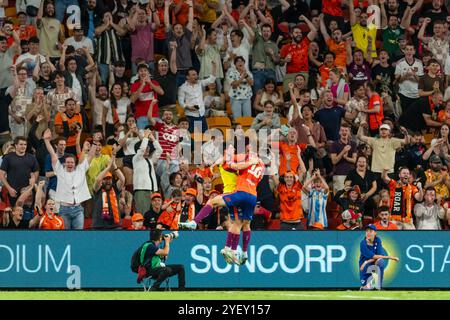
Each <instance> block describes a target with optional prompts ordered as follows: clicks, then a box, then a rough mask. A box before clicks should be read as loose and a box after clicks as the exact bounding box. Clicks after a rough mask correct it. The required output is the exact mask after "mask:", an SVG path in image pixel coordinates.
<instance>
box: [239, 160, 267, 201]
mask: <svg viewBox="0 0 450 320" xmlns="http://www.w3.org/2000/svg"><path fill="white" fill-rule="evenodd" d="M264 169H265V165H264V163H263V162H262V161H261V160H259V163H258V164H254V165H252V166H251V167H248V168H247V169H244V170H240V171H239V175H238V178H237V183H236V191H243V192H247V193H250V194H252V195H254V196H256V187H257V186H258V183H259V182H260V181H261V180H262V178H263V176H264Z"/></svg>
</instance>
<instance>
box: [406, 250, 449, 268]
mask: <svg viewBox="0 0 450 320" xmlns="http://www.w3.org/2000/svg"><path fill="white" fill-rule="evenodd" d="M444 252H445V255H442V254H443V253H444ZM406 257H407V258H408V259H411V260H413V261H414V262H412V263H409V262H408V263H406V264H405V267H406V270H408V271H409V272H411V273H419V272H423V271H427V272H440V273H442V272H444V271H445V267H446V265H447V264H449V265H450V246H447V247H445V246H443V245H421V246H419V245H411V246H409V247H408V248H407V249H406ZM447 272H448V271H447Z"/></svg>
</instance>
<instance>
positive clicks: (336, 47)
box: [322, 38, 347, 81]
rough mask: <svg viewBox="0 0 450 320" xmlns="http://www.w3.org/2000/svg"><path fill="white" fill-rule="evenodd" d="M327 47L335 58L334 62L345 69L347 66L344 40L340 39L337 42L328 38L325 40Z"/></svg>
mask: <svg viewBox="0 0 450 320" xmlns="http://www.w3.org/2000/svg"><path fill="white" fill-rule="evenodd" d="M327 46H328V49H329V50H330V51H331V52H333V53H334V55H335V56H336V58H335V59H334V63H335V64H336V66H338V67H339V68H341V69H345V68H346V67H347V47H346V43H345V41H341V43H339V44H337V43H336V42H335V41H334V40H333V39H331V38H330V39H328V41H327ZM322 81H323V79H322Z"/></svg>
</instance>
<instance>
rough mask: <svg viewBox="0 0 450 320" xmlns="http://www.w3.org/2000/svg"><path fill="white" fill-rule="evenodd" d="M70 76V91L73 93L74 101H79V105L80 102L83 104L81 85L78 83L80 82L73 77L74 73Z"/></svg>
mask: <svg viewBox="0 0 450 320" xmlns="http://www.w3.org/2000/svg"><path fill="white" fill-rule="evenodd" d="M70 75H71V76H72V79H73V83H72V90H73V92H74V93H75V97H76V99H77V100H78V101H80V104H82V102H83V91H82V90H81V83H80V81H78V78H77V76H76V75H75V73H71V74H70Z"/></svg>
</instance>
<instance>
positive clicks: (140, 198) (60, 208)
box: [0, 0, 450, 230]
mask: <svg viewBox="0 0 450 320" xmlns="http://www.w3.org/2000/svg"><path fill="white" fill-rule="evenodd" d="M15 2H16V3H15V4H14V2H13V1H11V0H3V1H0V6H1V8H0V20H1V28H0V61H1V63H0V114H1V117H0V147H1V151H2V156H1V166H0V181H1V188H2V189H1V199H0V210H1V213H2V222H1V226H2V227H3V228H9V229H17V228H22V229H23V228H30V229H31V228H39V229H86V228H93V229H132V230H142V229H154V228H162V229H171V230H178V228H179V223H180V222H186V221H190V220H193V219H194V217H195V216H196V214H197V213H198V212H199V211H200V209H201V208H202V207H203V206H204V205H205V204H206V203H207V202H208V200H209V199H212V198H214V197H216V196H217V195H220V194H221V193H222V192H223V188H224V182H223V181H222V178H221V177H222V176H223V174H226V172H225V173H224V171H227V170H229V169H227V166H226V164H227V161H228V160H226V157H225V156H224V152H225V150H226V149H227V148H228V147H229V144H230V143H232V144H233V145H234V147H236V148H237V143H236V142H238V141H242V140H243V137H247V138H248V139H249V140H250V142H251V143H258V148H259V150H260V151H261V152H262V153H261V155H260V158H261V159H262V160H263V161H264V163H265V164H266V172H265V175H264V177H263V179H262V180H261V182H260V183H259V185H258V189H257V191H258V194H257V198H258V203H257V205H256V207H255V210H254V219H253V222H252V228H253V229H259V230H265V229H281V230H306V229H310V230H323V229H337V230H354V229H361V228H363V225H364V226H365V225H367V224H369V223H374V224H375V225H376V227H377V229H378V230H385V229H389V230H396V229H399V230H405V229H409V230H410V229H422V230H423V229H429V230H441V229H448V227H449V225H450V208H449V204H450V174H449V164H450V137H449V133H450V130H449V128H450V48H449V42H450V2H449V1H448V0H431V1H426V0H417V1H415V0H414V1H413V0H368V1H366V0H364V1H358V0H322V1H320V0H279V1H269V0H225V1H224V0H133V1H130V0H128V1H127V0H79V1H78V0H64V1H62V0H61V1H59V0H58V1H55V2H51V1H43V0H41V1H39V0H33V1H21V0H16V1H15ZM14 5H15V7H14ZM73 6H76V7H75V8H79V10H75V9H73V8H74V7H73ZM72 11H73V12H75V13H73V12H72ZM74 16H75V18H74ZM208 129H210V130H208ZM212 129H218V131H217V130H216V131H213V130H212ZM227 129H233V131H227ZM202 133H203V134H202ZM217 133H224V135H221V134H217ZM230 137H231V138H230ZM224 159H225V160H224ZM228 225H229V217H228V211H227V209H226V208H217V209H214V210H213V213H212V214H211V215H210V216H208V217H206V218H204V219H203V220H201V221H200V223H199V224H198V228H199V229H227V228H228Z"/></svg>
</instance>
